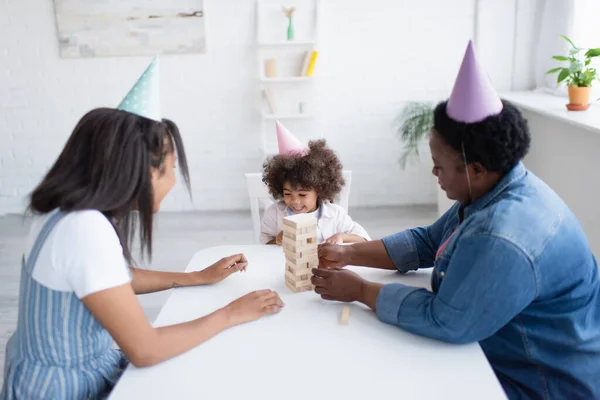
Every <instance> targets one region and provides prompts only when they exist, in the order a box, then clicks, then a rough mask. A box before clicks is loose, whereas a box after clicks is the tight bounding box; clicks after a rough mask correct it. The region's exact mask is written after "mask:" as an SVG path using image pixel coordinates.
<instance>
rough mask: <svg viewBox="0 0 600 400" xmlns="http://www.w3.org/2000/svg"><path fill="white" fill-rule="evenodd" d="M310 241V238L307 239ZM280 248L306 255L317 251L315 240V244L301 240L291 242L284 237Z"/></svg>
mask: <svg viewBox="0 0 600 400" xmlns="http://www.w3.org/2000/svg"><path fill="white" fill-rule="evenodd" d="M308 240H310V238H309V239H308ZM281 246H282V247H283V248H284V249H286V250H288V251H291V252H296V253H298V252H301V253H308V254H313V253H316V251H317V248H318V247H317V244H316V240H315V242H308V243H307V242H306V241H303V240H292V239H290V238H287V237H284V238H283V240H282V243H281Z"/></svg>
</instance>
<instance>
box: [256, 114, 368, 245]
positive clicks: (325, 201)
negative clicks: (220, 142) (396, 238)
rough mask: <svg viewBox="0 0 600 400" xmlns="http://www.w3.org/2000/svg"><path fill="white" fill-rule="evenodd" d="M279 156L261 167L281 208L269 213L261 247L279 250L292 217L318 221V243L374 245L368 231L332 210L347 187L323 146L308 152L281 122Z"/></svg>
mask: <svg viewBox="0 0 600 400" xmlns="http://www.w3.org/2000/svg"><path fill="white" fill-rule="evenodd" d="M276 126H277V141H278V145H279V155H276V156H274V157H272V158H271V159H268V160H267V161H266V162H265V164H264V165H263V168H264V170H263V182H264V183H265V184H266V185H267V186H268V188H269V192H270V193H271V195H272V196H273V198H274V199H275V200H278V202H276V203H274V204H272V205H271V206H270V207H269V208H267V210H266V211H265V215H264V217H263V220H262V224H261V234H260V242H261V243H262V244H278V245H281V242H282V237H283V232H282V230H281V229H282V228H281V224H282V221H283V218H284V217H285V216H288V215H293V214H303V213H307V214H312V215H314V216H315V218H317V241H318V242H319V243H322V242H328V243H339V244H341V243H355V242H365V241H368V240H371V239H370V238H369V235H368V234H367V232H366V231H365V229H364V228H363V227H362V226H360V225H359V224H358V223H356V222H354V221H353V220H352V218H350V216H349V215H348V214H347V213H346V210H344V208H342V207H340V206H338V205H336V204H333V203H332V201H333V199H334V198H335V197H336V196H337V195H338V194H339V193H340V191H341V190H342V186H343V185H344V179H343V177H342V164H341V163H340V161H339V159H338V158H337V156H336V155H335V153H334V152H333V151H332V150H330V149H328V148H327V147H326V144H325V140H317V141H311V142H310V143H309V148H308V149H307V148H305V147H304V146H303V145H302V143H300V141H299V140H298V139H297V138H296V137H295V136H294V135H292V134H291V133H290V132H289V131H288V130H287V129H286V128H285V127H284V126H283V125H281V124H280V123H279V122H277V123H276Z"/></svg>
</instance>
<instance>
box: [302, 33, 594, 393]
mask: <svg viewBox="0 0 600 400" xmlns="http://www.w3.org/2000/svg"><path fill="white" fill-rule="evenodd" d="M469 59H470V60H471V61H468V60H469ZM466 62H470V63H471V65H470V66H469V68H464V66H465V63H466ZM477 68H478V65H477V63H476V59H475V56H474V53H473V49H472V46H471V45H469V48H468V50H467V54H466V55H465V60H464V61H463V67H461V72H459V77H458V79H457V84H456V85H455V88H454V90H453V93H452V95H451V97H450V99H449V100H448V101H447V102H442V103H440V104H438V106H437V107H436V109H435V112H434V129H433V131H432V134H431V137H430V143H429V144H430V148H431V155H432V158H433V162H434V167H433V174H434V175H435V176H437V178H438V182H439V184H440V185H441V187H442V189H444V190H445V191H446V194H447V196H448V197H449V198H450V199H454V200H457V202H456V204H455V205H454V206H453V207H452V208H451V209H450V210H448V211H447V212H446V213H445V214H444V215H443V216H442V217H441V218H440V219H438V220H437V221H435V222H434V223H433V224H432V225H430V226H427V227H423V228H414V229H409V230H406V231H403V232H399V233H396V234H394V235H391V236H387V237H385V238H383V239H382V240H378V241H371V242H366V243H359V244H354V245H351V246H339V245H334V244H324V245H321V246H320V248H319V258H320V265H319V267H320V268H319V269H315V270H314V274H315V275H314V277H313V279H312V281H313V284H314V285H315V286H316V288H315V291H316V292H317V293H318V294H320V295H321V297H322V298H324V299H327V300H338V301H359V302H362V303H364V304H366V305H367V306H369V307H370V308H372V309H373V310H374V311H375V312H376V313H377V316H378V317H379V319H380V320H381V321H383V322H386V323H389V324H393V325H397V326H399V327H400V328H402V329H405V330H407V331H409V332H412V333H415V334H418V335H422V336H426V337H430V338H434V339H438V340H442V341H445V342H450V343H472V342H479V344H480V346H481V348H482V349H483V351H484V353H485V355H486V357H487V358H488V360H489V362H490V364H491V366H492V368H493V369H494V371H495V373H496V376H497V377H498V380H499V381H500V383H501V384H502V387H503V388H504V391H505V392H506V394H507V396H508V397H509V398H510V399H570V400H572V399H599V398H600V297H599V291H600V282H599V278H598V265H597V263H596V260H595V258H594V256H593V255H592V252H591V250H590V246H589V244H588V241H587V239H586V236H585V233H584V232H583V230H582V228H581V225H580V223H579V222H578V220H577V218H576V217H575V216H574V215H573V213H572V212H571V211H570V210H569V208H568V207H567V205H566V204H565V203H564V202H563V201H562V200H561V199H560V198H559V196H558V195H557V194H556V193H554V192H553V191H552V189H550V188H549V187H548V186H547V185H546V184H545V183H544V182H542V181H541V180H540V179H539V178H538V177H536V176H535V175H534V174H533V173H531V172H530V171H528V170H527V169H526V168H525V166H524V165H523V163H522V162H521V160H522V159H523V157H524V156H525V155H526V153H527V151H528V149H529V145H530V135H529V130H528V127H527V123H526V121H525V119H524V118H523V116H522V115H521V113H520V112H519V111H518V110H517V109H516V108H515V107H514V106H513V105H511V104H510V103H508V102H506V101H500V99H499V98H498V102H493V101H492V102H489V101H488V102H486V99H483V100H482V99H478V98H477V93H485V92H486V90H487V91H488V93H494V95H495V92H493V89H492V90H491V92H490V90H489V89H490V88H491V85H490V84H489V81H488V82H483V83H482V82H481V79H479V83H477V84H479V85H486V84H487V85H489V86H488V87H487V88H484V90H472V88H471V89H470V90H468V92H469V93H470V96H467V97H463V98H462V99H461V102H460V103H459V104H458V105H457V103H454V100H456V97H454V96H455V95H456V92H457V90H459V89H460V88H458V89H457V85H458V84H459V81H460V78H461V73H463V72H464V70H468V71H470V72H471V73H472V72H473V70H475V71H477ZM481 76H484V75H483V74H480V77H481ZM467 81H468V80H467ZM474 81H476V82H477V79H475V80H474ZM463 82H464V81H463ZM469 84H472V82H470V83H469V82H467V84H466V85H467V86H468V85H469ZM488 100H489V99H488ZM474 101H477V104H473V102H474ZM481 104H487V106H485V107H483V110H481V109H477V107H478V106H480V105H481ZM461 107H463V110H462V111H461ZM465 107H466V108H465ZM486 107H487V108H486ZM473 114H475V115H473ZM345 265H364V266H371V267H374V268H383V269H398V270H399V271H400V272H401V273H406V272H409V271H412V270H417V269H419V268H427V267H431V266H433V272H432V278H431V284H432V285H431V286H432V290H433V292H429V291H427V290H425V289H420V288H415V287H410V286H406V285H403V284H388V285H382V284H377V283H372V282H368V281H365V280H364V279H362V278H361V277H360V276H358V275H357V274H355V273H353V272H351V271H347V270H343V269H342V268H343V267H344V266H345Z"/></svg>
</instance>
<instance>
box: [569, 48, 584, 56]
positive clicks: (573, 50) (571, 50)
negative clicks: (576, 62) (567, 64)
mask: <svg viewBox="0 0 600 400" xmlns="http://www.w3.org/2000/svg"><path fill="white" fill-rule="evenodd" d="M581 50H583V49H578V48H577V47H573V48H572V49H569V54H571V55H573V54H577V53H579V52H580V51H581Z"/></svg>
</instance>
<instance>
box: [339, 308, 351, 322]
mask: <svg viewBox="0 0 600 400" xmlns="http://www.w3.org/2000/svg"><path fill="white" fill-rule="evenodd" d="M349 320H350V307H349V306H344V308H342V313H341V315H340V323H341V324H342V325H348V321H349Z"/></svg>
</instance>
